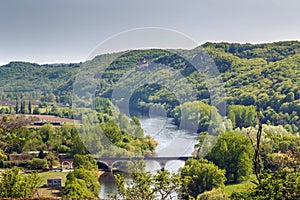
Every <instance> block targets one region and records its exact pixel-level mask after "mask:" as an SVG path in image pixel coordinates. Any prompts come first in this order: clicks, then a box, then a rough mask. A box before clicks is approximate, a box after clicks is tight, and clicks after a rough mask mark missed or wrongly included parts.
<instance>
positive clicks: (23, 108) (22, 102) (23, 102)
mask: <svg viewBox="0 0 300 200" xmlns="http://www.w3.org/2000/svg"><path fill="white" fill-rule="evenodd" d="M20 113H21V114H25V101H21V109H20Z"/></svg>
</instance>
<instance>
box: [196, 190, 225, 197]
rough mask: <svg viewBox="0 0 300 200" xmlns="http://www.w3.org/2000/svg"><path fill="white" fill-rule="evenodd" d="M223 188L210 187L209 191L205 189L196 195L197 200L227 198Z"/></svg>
mask: <svg viewBox="0 0 300 200" xmlns="http://www.w3.org/2000/svg"><path fill="white" fill-rule="evenodd" d="M227 199H228V197H227V196H226V194H225V192H224V190H222V189H221V188H218V189H212V190H211V191H206V192H204V193H202V194H199V195H198V196H197V200H227Z"/></svg>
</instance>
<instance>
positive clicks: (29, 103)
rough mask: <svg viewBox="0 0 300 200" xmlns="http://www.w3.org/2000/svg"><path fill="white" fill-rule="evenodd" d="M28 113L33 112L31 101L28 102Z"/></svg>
mask: <svg viewBox="0 0 300 200" xmlns="http://www.w3.org/2000/svg"><path fill="white" fill-rule="evenodd" d="M28 113H29V114H31V113H32V107H31V101H29V102H28Z"/></svg>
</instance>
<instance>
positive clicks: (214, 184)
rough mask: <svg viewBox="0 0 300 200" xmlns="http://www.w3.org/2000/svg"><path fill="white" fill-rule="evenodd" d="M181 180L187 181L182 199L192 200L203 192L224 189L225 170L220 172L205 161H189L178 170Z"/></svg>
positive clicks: (216, 167)
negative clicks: (188, 199)
mask: <svg viewBox="0 0 300 200" xmlns="http://www.w3.org/2000/svg"><path fill="white" fill-rule="evenodd" d="M180 174H181V176H182V177H183V178H186V179H187V180H189V181H188V182H187V185H186V188H184V189H185V191H183V194H182V197H183V198H194V199H196V198H197V196H198V195H199V194H201V193H203V192H205V191H210V190H212V189H214V188H222V187H224V182H225V180H226V177H225V170H221V169H219V168H218V166H216V165H214V164H213V163H212V162H209V161H208V160H206V159H189V160H187V161H186V163H185V166H184V167H183V168H181V169H180Z"/></svg>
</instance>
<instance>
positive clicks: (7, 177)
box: [0, 167, 40, 198]
mask: <svg viewBox="0 0 300 200" xmlns="http://www.w3.org/2000/svg"><path fill="white" fill-rule="evenodd" d="M39 181H40V178H39V176H38V174H37V173H32V174H29V175H26V176H22V175H21V174H20V173H19V169H18V168H16V167H14V168H12V169H8V170H7V171H6V172H4V173H2V176H1V179H0V197H1V198H30V197H32V196H33V194H34V193H35V192H36V190H37V188H38V185H39Z"/></svg>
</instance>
